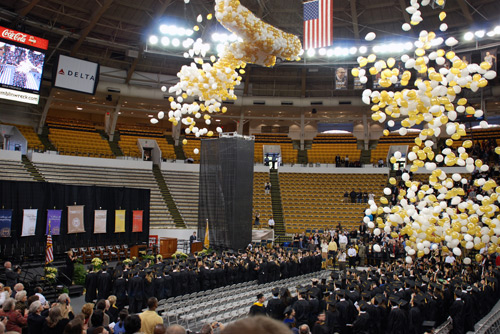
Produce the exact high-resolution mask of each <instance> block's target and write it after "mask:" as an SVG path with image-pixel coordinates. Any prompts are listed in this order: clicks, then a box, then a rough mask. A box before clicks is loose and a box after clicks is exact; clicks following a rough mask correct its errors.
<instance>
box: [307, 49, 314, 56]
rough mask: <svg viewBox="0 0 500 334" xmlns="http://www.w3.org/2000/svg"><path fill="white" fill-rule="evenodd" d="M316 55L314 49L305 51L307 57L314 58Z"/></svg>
mask: <svg viewBox="0 0 500 334" xmlns="http://www.w3.org/2000/svg"><path fill="white" fill-rule="evenodd" d="M315 55H316V50H315V49H309V50H307V56H308V57H314V56H315Z"/></svg>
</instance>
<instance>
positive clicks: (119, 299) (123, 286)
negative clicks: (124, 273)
mask: <svg viewBox="0 0 500 334" xmlns="http://www.w3.org/2000/svg"><path fill="white" fill-rule="evenodd" d="M113 294H114V295H115V296H116V306H118V308H119V309H120V310H121V309H122V308H123V307H124V306H125V305H126V304H127V280H125V279H124V278H123V277H118V278H117V279H116V280H115V283H114V284H113Z"/></svg>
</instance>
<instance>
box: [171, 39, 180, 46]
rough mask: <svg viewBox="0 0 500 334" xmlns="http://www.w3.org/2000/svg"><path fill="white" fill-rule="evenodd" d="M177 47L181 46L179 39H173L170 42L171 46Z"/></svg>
mask: <svg viewBox="0 0 500 334" xmlns="http://www.w3.org/2000/svg"><path fill="white" fill-rule="evenodd" d="M179 45H181V42H180V41H179V39H177V38H174V39H173V40H172V46H175V47H178V46H179Z"/></svg>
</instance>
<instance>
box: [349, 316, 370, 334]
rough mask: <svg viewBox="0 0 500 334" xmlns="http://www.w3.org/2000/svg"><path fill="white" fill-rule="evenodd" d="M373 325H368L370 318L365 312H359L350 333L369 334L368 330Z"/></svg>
mask: <svg viewBox="0 0 500 334" xmlns="http://www.w3.org/2000/svg"><path fill="white" fill-rule="evenodd" d="M372 327H373V325H372V324H370V316H369V315H368V313H366V312H361V313H360V314H359V315H358V317H357V318H356V320H354V323H353V324H352V333H353V334H369V333H370V328H372Z"/></svg>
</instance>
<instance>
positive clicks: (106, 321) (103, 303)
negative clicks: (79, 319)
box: [90, 299, 110, 327]
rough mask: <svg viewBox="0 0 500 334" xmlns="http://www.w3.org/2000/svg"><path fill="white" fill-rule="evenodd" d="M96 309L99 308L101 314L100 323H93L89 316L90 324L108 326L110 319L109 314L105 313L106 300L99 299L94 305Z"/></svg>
mask: <svg viewBox="0 0 500 334" xmlns="http://www.w3.org/2000/svg"><path fill="white" fill-rule="evenodd" d="M95 309H96V310H101V311H102V314H103V320H102V323H101V324H95V323H93V322H92V317H91V318H90V324H91V326H92V327H99V326H109V324H110V319H109V315H107V314H106V301H105V300H104V299H100V300H99V301H98V302H97V304H96V305H95Z"/></svg>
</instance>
